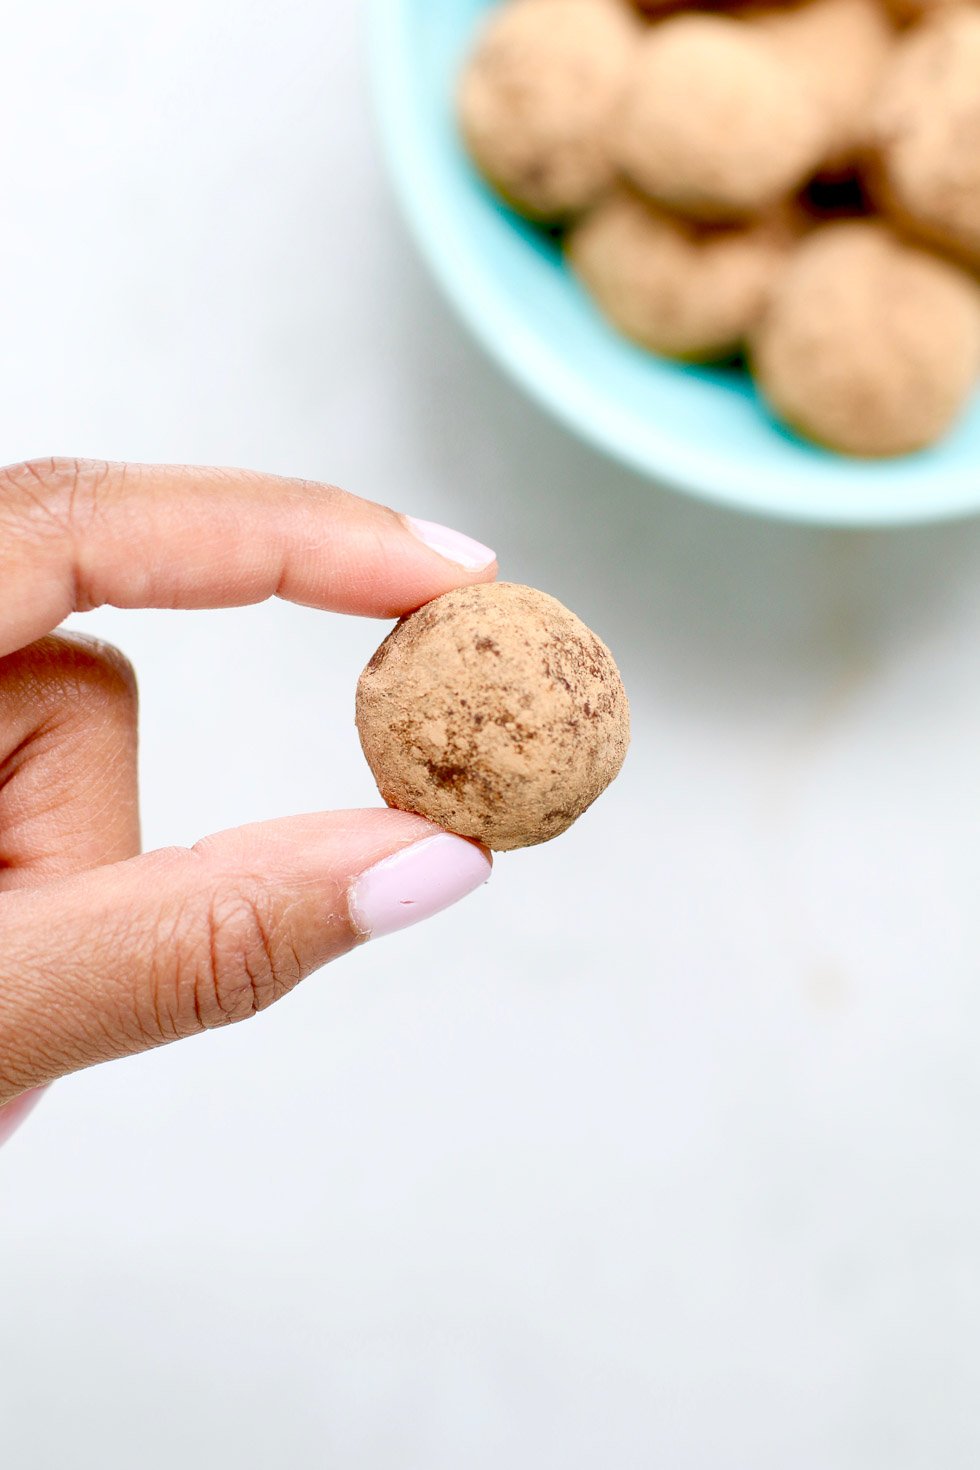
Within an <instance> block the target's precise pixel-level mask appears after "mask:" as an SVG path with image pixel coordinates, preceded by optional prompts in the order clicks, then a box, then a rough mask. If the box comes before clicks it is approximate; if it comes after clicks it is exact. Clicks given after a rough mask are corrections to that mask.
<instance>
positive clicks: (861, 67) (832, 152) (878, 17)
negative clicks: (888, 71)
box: [753, 0, 896, 172]
mask: <svg viewBox="0 0 980 1470" xmlns="http://www.w3.org/2000/svg"><path fill="white" fill-rule="evenodd" d="M753 23H754V24H755V25H757V26H758V27H759V28H760V30H761V31H763V32H764V34H765V37H766V39H767V40H768V41H769V43H770V45H772V46H774V47H775V48H776V50H777V51H778V53H779V55H780V56H781V57H782V58H783V61H784V64H785V65H786V66H787V67H792V68H794V69H795V70H796V71H797V72H798V74H799V76H800V79H801V82H802V84H803V85H804V86H806V87H808V88H809V89H810V90H811V91H812V92H813V93H814V95H815V96H816V97H817V98H818V99H819V101H820V105H821V108H822V110H823V122H824V128H825V141H824V151H823V154H822V156H821V158H820V160H819V167H820V168H821V169H822V170H825V171H828V172H836V171H838V170H841V169H843V168H846V167H847V166H848V165H849V164H851V163H852V162H853V161H854V159H855V158H856V156H857V154H858V152H859V151H860V147H861V145H862V144H863V142H864V136H865V129H866V126H867V115H868V107H869V106H870V103H871V99H872V97H873V95H874V92H875V89H876V87H877V85H878V82H879V79H880V77H881V74H882V72H883V70H884V67H885V64H886V62H887V61H888V59H889V57H890V56H891V53H892V50H893V48H894V45H895V39H896V32H895V27H894V25H892V24H891V22H890V21H889V18H888V15H887V13H886V12H885V10H884V9H883V8H882V6H881V3H880V0H803V3H802V4H793V5H781V6H778V7H777V8H776V9H775V10H769V11H766V12H764V13H763V14H761V15H759V16H758V18H757V19H756V20H755V21H754V22H753Z"/></svg>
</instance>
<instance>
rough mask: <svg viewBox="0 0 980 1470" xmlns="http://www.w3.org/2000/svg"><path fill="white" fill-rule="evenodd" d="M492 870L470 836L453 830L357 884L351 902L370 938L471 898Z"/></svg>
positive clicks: (406, 852)
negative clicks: (467, 836)
mask: <svg viewBox="0 0 980 1470" xmlns="http://www.w3.org/2000/svg"><path fill="white" fill-rule="evenodd" d="M490 871H491V864H490V861H489V859H488V858H487V857H486V856H485V854H484V853H483V852H482V851H481V849H480V848H479V847H477V846H476V844H475V843H473V842H467V840H466V838H465V837H453V836H451V835H450V833H448V832H440V833H438V834H437V835H436V836H435V837H427V838H425V839H424V841H422V842H416V843H414V844H413V845H412V846H411V847H403V848H402V850H401V852H396V853H395V854H394V856H393V857H390V858H385V859H384V861H383V862H380V863H377V864H375V866H374V867H373V868H368V870H367V872H366V873H362V874H361V876H360V877H359V878H358V879H357V880H356V881H355V883H354V885H353V887H352V888H351V891H350V896H349V900H348V901H349V903H350V912H351V918H352V919H353V921H354V927H355V928H356V929H357V930H358V931H359V932H360V933H361V934H363V935H364V936H365V938H366V939H380V938H381V937H382V935H384V934H394V933H395V931H396V930H397V929H407V928H408V927H409V925H410V924H418V923H420V922H421V921H422V920H423V919H429V918H431V917H432V915H433V914H437V913H439V911H440V909H448V908H449V906H450V904H454V903H457V902H458V901H459V900H460V899H461V898H465V897H466V895H467V894H468V893H472V892H473V890H474V888H479V887H480V884H481V883H485V882H486V881H487V879H488V878H489V877H490Z"/></svg>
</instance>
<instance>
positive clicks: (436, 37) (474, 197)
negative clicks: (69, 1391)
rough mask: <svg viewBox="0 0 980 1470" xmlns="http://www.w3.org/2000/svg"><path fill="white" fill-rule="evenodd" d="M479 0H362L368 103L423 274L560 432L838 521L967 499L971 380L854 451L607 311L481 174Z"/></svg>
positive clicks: (972, 450)
mask: <svg viewBox="0 0 980 1470" xmlns="http://www.w3.org/2000/svg"><path fill="white" fill-rule="evenodd" d="M487 9H488V5H487V3H486V0H372V10H371V14H370V23H371V49H372V74H373V83H374V92H375V98H376V111H377V115H378V118H379V120H380V129H381V134H382V140H383V145H384V148H385V152H386V154H387V158H388V161H389V165H390V170H391V175H392V178H393V181H394V185H395V189H396V192H397V194H398V197H399V199H400V201H401V205H402V208H403V210H404V212H405V215H406V216H407V219H408V221H409V225H410V227H411V230H412V232H413V234H414V236H415V238H416V240H417V242H418V244H419V246H420V248H421V251H422V254H423V255H424V257H425V258H426V260H427V261H428V263H429V266H430V267H431V269H432V272H433V274H434V275H435V277H436V279H437V281H438V282H439V284H440V286H441V287H442V289H443V291H444V292H445V294H446V296H447V297H448V298H449V300H450V301H451V302H452V304H453V306H454V307H455V308H456V310H457V312H458V313H459V315H460V317H461V318H462V319H463V321H464V322H466V324H467V325H468V326H469V327H470V329H471V330H472V331H473V333H474V334H475V336H476V337H477V338H478V339H479V341H480V342H481V343H482V344H483V346H484V347H485V348H486V349H487V350H488V351H489V353H490V354H491V355H492V356H493V357H494V358H495V359H496V360H497V362H498V363H499V364H500V366H501V367H503V368H504V369H505V370H506V371H507V372H508V373H509V374H510V376H511V377H512V378H513V379H514V381H515V382H516V383H518V384H520V386H521V387H522V388H523V389H524V390H525V391H526V392H527V393H528V394H529V396H530V397H532V398H533V399H535V400H537V402H538V403H540V404H541V405H542V406H543V407H544V408H546V409H548V410H549V411H550V412H551V413H552V414H554V415H555V417H556V418H558V419H560V420H561V422H562V423H564V424H565V425H567V427H568V428H569V429H571V430H572V431H573V432H574V433H576V434H579V435H580V436H581V437H582V438H583V439H585V440H587V441H588V442H589V443H590V444H592V445H594V446H596V447H597V448H599V449H601V450H604V451H605V452H606V453H607V454H608V455H610V456H612V457H613V458H614V459H616V460H619V461H621V462H622V463H623V464H626V465H629V466H631V467H632V468H633V469H634V470H636V471H638V472H639V473H640V474H641V475H643V476H645V477H646V478H647V479H649V480H651V481H654V482H656V483H657V484H658V485H665V486H670V487H672V488H673V489H675V490H678V491H682V492H684V493H686V494H689V495H695V496H699V497H702V498H704V499H707V500H713V501H716V502H720V503H722V504H724V505H728V506H731V507H736V508H738V509H739V510H743V511H752V512H757V513H759V514H764V515H769V516H778V517H782V518H784V519H790V520H797V521H806V522H811V523H820V524H824V525H838V526H887V525H893V526H894V525H907V524H912V523H915V522H926V521H937V520H943V519H949V518H952V517H957V516H965V515H970V514H974V513H975V512H977V511H980V395H975V396H974V399H973V402H972V404H971V406H970V407H969V408H968V410H967V412H966V414H965V416H964V417H963V418H962V419H961V420H960V421H959V423H958V425H957V427H956V428H955V429H954V431H953V432H952V434H950V435H949V436H948V437H947V438H946V439H944V440H943V441H942V442H941V443H940V444H938V445H935V446H934V447H932V448H930V449H928V450H925V451H922V452H920V453H918V454H913V455H907V456H904V457H902V458H899V459H890V460H857V459H851V458H847V457H846V456H843V455H837V454H833V453H831V452H830V451H827V450H823V449H819V448H817V447H815V446H814V445H811V444H808V443H806V442H805V441H803V440H801V439H799V438H797V437H796V436H795V435H794V434H792V433H791V432H790V431H789V430H788V429H786V428H784V427H783V426H782V425H780V424H778V423H777V422H776V421H775V419H773V417H772V416H771V415H770V414H769V413H768V412H767V411H766V409H765V407H764V405H763V404H762V403H761V401H760V399H759V396H758V394H757V393H756V391H755V389H754V387H753V385H752V382H751V380H750V379H749V377H748V375H747V374H746V373H745V372H744V371H743V370H741V369H740V368H738V367H693V366H688V365H686V364H681V363H676V362H671V361H669V360H666V359H663V358H658V357H655V356H653V355H652V354H650V353H648V352H645V351H643V350H642V349H641V348H639V347H636V346H634V345H633V344H632V343H630V342H628V341H627V340H626V339H624V338H623V337H620V336H619V335H618V334H617V333H616V332H615V331H614V330H613V329H612V328H611V327H609V326H607V324H606V323H605V322H604V320H603V319H602V317H601V316H600V315H599V313H598V311H597V310H596V308H595V307H594V306H593V305H592V303H591V302H590V301H589V299H588V297H587V296H586V294H585V292H584V291H583V289H582V287H581V286H580V285H579V283H578V282H577V281H576V279H575V278H574V276H573V275H572V274H571V273H570V272H569V271H568V270H567V269H566V267H565V266H564V264H563V262H562V258H561V252H560V249H559V247H558V245H557V244H556V242H555V241H554V239H552V237H551V236H549V235H548V234H547V233H546V232H544V231H541V230H539V229H537V228H536V227H534V226H533V225H530V224H528V223H527V222H526V221H524V220H522V219H521V218H519V216H517V215H515V214H514V213H513V212H512V211H510V210H509V209H507V208H506V206H505V205H503V204H502V203H501V202H500V201H499V200H498V199H497V198H496V196H495V195H494V194H493V193H492V192H491V190H490V189H489V188H487V186H486V185H485V184H484V183H483V182H482V180H481V179H480V178H479V176H478V175H477V173H476V171H475V170H474V168H473V167H472V165H471V164H470V162H469V159H468V158H467V156H466V153H465V152H464V150H463V147H462V145H461V142H460V139H459V134H458V132H457V128H456V123H455V117H454V92H455V85H456V78H457V75H458V73H459V69H460V66H461V64H462V62H463V59H464V58H465V56H466V55H467V52H468V50H469V48H470V46H471V45H472V41H473V36H474V33H475V30H476V28H477V26H478V24H479V22H480V18H481V15H482V14H483V13H484V12H485V11H486V10H487Z"/></svg>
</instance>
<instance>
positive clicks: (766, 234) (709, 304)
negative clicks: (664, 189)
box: [568, 189, 791, 361]
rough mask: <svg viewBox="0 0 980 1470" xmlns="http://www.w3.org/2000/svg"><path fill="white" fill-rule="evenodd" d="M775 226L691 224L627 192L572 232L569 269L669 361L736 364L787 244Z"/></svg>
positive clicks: (630, 332)
mask: <svg viewBox="0 0 980 1470" xmlns="http://www.w3.org/2000/svg"><path fill="white" fill-rule="evenodd" d="M790 238H791V236H790V231H789V228H788V226H785V227H784V226H782V224H781V223H777V222H776V221H775V220H764V221H762V222H760V223H757V224H752V225H747V226H743V227H736V228H719V227H712V226H705V225H696V224H690V223H687V222H685V221H683V220H680V219H677V218H675V217H673V216H670V215H667V214H664V213H663V212H662V211H661V210H659V209H658V208H656V207H655V206H654V205H652V204H648V203H647V202H646V201H645V200H643V199H641V198H639V197H638V196H637V195H636V194H633V193H631V192H630V191H628V190H626V189H623V190H620V191H618V192H617V193H614V194H611V195H609V197H608V198H607V199H604V200H603V201H601V202H600V203H599V204H597V205H596V207H595V209H594V210H593V211H592V212H591V214H588V215H586V217H585V218H584V219H583V220H582V221H581V222H580V223H579V224H578V225H576V227H575V228H574V229H573V230H572V232H571V234H570V236H569V240H568V255H569V260H570V262H571V264H572V266H573V268H574V269H575V271H576V272H577V273H578V275H579V276H580V277H581V279H582V281H583V282H584V284H585V285H586V287H587V288H588V289H589V291H591V293H592V295H593V296H594V298H595V300H596V302H597V303H598V305H599V307H600V308H601V309H602V311H603V312H604V313H605V315H606V316H607V317H608V318H609V320H610V321H611V322H612V323H613V325H614V326H616V327H618V328H619V330H620V331H621V332H624V333H625V334H626V336H628V337H632V338H633V340H634V341H636V342H639V343H640V345H641V346H643V347H648V348H650V349H651V350H652V351H653V352H660V353H663V354H665V355H666V356H668V357H681V358H690V359H693V360H702V361H710V360H711V359H717V358H722V357H728V356H731V355H732V354H733V353H734V352H735V351H736V350H737V349H738V347H739V346H740V344H741V343H742V341H743V340H744V339H745V337H746V335H747V334H748V332H749V330H750V329H751V328H752V326H753V325H754V324H755V322H756V320H757V319H758V317H759V315H760V313H761V312H762V309H763V306H764V305H765V301H766V296H767V293H768V291H769V289H770V287H771V285H772V282H773V280H774V279H775V277H776V275H777V273H778V270H779V267H780V265H781V264H782V261H783V260H784V259H785V257H786V255H787V253H788V250H789V245H790Z"/></svg>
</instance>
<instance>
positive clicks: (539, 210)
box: [457, 0, 638, 220]
mask: <svg viewBox="0 0 980 1470" xmlns="http://www.w3.org/2000/svg"><path fill="white" fill-rule="evenodd" d="M637 34H638V33H637V23H636V21H635V19H634V18H633V17H631V16H629V15H628V14H627V12H626V11H625V9H623V8H621V7H619V6H615V5H612V4H610V3H609V0H548V3H545V0H537V3H531V0H522V3H518V4H512V5H506V6H504V7H502V8H501V9H499V10H494V11H492V12H491V13H490V15H489V17H488V20H487V23H486V26H485V28H484V30H483V32H482V34H481V37H480V39H479V41H478V43H477V47H476V50H475V51H474V53H473V55H472V57H471V58H470V60H469V62H468V63H467V65H466V67H465V68H464V71H463V74H462V76H461V78H460V83H459V92H458V98H457V109H458V114H459V122H460V127H461V130H462V134H463V138H464V141H465V143H466V145H467V147H468V149H469V151H470V154H471V156H472V158H473V160H474V162H475V163H476V165H477V167H478V168H479V169H480V171H481V172H482V173H483V174H484V175H485V177H486V178H487V179H488V180H489V181H490V183H492V184H493V186H494V187H495V188H496V189H497V190H498V192H499V193H501V194H502V195H503V196H504V198H505V199H508V200H509V201H510V202H511V203H512V204H514V205H515V206H516V207H517V208H519V209H520V210H522V211H523V213H525V214H527V215H529V216H530V217H532V218H536V219H542V220H556V219H562V218H564V217H566V216H568V215H572V214H575V213H577V212H578V211H580V210H582V209H585V208H587V207H588V205H590V204H591V203H592V201H593V200H594V199H596V198H598V196H599V195H600V194H601V193H602V191H603V190H604V189H605V188H607V187H608V186H609V184H610V183H611V182H612V178H613V173H614V166H613V160H612V154H611V148H610V141H611V140H610V134H611V127H612V121H613V118H614V115H615V110H616V108H617V106H618V104H619V101H620V98H621V95H622V89H623V85H624V82H625V79H626V72H627V66H628V63H629V60H630V57H631V55H632V53H633V49H634V46H635V44H636V41H637Z"/></svg>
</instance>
